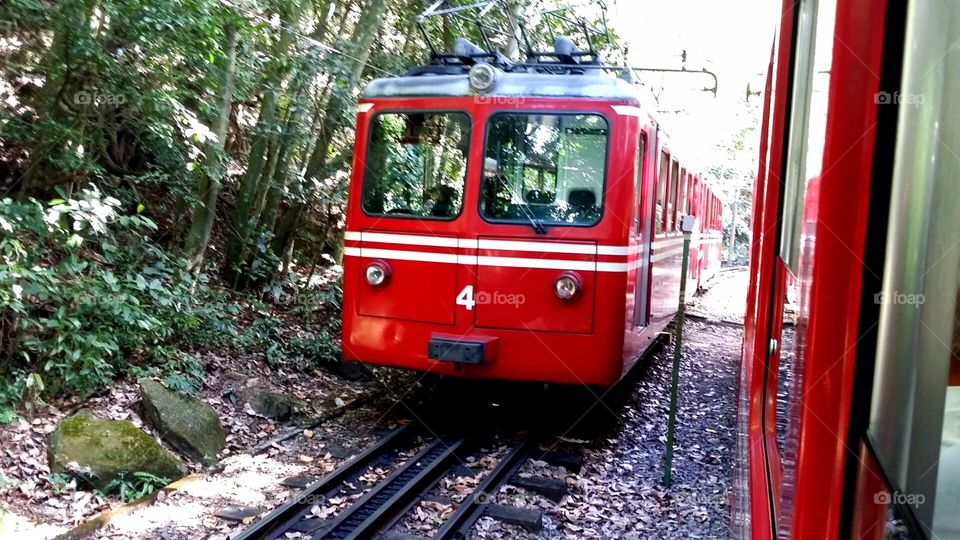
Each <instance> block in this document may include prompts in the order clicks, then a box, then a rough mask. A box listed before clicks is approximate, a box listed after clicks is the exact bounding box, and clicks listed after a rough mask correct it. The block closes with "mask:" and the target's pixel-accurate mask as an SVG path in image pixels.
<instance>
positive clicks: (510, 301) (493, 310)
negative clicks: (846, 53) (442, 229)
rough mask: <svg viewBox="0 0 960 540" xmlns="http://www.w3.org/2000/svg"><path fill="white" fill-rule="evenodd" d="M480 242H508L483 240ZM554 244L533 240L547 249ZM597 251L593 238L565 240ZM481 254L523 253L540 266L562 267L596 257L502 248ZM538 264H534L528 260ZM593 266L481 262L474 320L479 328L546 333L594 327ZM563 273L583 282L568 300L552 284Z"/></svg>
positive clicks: (585, 331) (593, 260)
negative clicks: (585, 268) (520, 266)
mask: <svg viewBox="0 0 960 540" xmlns="http://www.w3.org/2000/svg"><path fill="white" fill-rule="evenodd" d="M483 240H492V241H499V240H509V239H505V238H481V241H483ZM553 243H554V242H536V244H541V245H542V246H543V249H547V250H549V249H550V247H549V246H550V244H553ZM564 244H565V245H576V246H583V247H587V248H591V249H592V250H594V252H595V251H596V248H597V246H596V244H595V243H592V242H576V243H573V242H564ZM478 254H479V255H480V256H481V257H523V258H528V259H531V260H533V261H537V262H539V263H543V265H544V266H551V265H558V266H559V265H562V264H564V261H570V262H573V263H577V265H584V264H586V265H592V266H593V268H595V265H596V262H597V256H596V255H586V254H574V253H557V252H533V251H529V252H528V251H505V250H496V249H482V246H481V249H480V250H479V252H478ZM531 264H534V265H535V264H536V263H531ZM596 273H597V272H596V270H595V269H590V270H583V269H576V270H565V269H558V268H529V267H524V268H514V267H510V266H480V267H478V268H477V296H478V298H477V305H476V307H475V310H476V324H477V327H478V328H502V329H512V330H531V331H547V332H575V333H579V334H589V333H590V332H592V331H593V302H594V295H595V292H596ZM565 274H572V275H574V276H575V277H576V278H577V279H578V280H579V281H580V282H581V284H582V289H581V291H580V293H579V294H578V295H577V296H576V297H575V298H573V299H572V300H561V299H560V298H558V297H557V295H556V293H555V292H554V283H555V282H556V280H557V279H559V278H560V277H561V276H563V275H565Z"/></svg>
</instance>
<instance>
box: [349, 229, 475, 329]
mask: <svg viewBox="0 0 960 540" xmlns="http://www.w3.org/2000/svg"><path fill="white" fill-rule="evenodd" d="M431 238H449V239H455V237H453V236H442V235H434V236H431ZM360 248H361V250H362V251H361V253H363V255H362V256H361V257H360V264H359V271H358V272H356V273H355V274H354V275H352V276H351V278H352V279H358V280H360V284H359V299H358V301H357V313H359V314H360V315H368V316H373V317H389V318H394V319H403V320H409V321H421V322H430V323H437V324H443V325H452V324H453V323H454V316H455V314H454V312H455V305H454V298H455V297H456V294H457V289H456V286H457V283H456V277H457V266H456V265H455V264H449V263H434V262H422V261H413V260H402V259H391V260H385V259H384V258H382V257H380V256H372V257H371V256H367V255H366V254H367V253H377V252H378V251H387V252H391V253H396V252H400V251H404V252H407V253H408V256H416V255H414V254H423V255H425V256H430V255H440V256H447V257H456V249H455V248H449V247H437V246H430V247H424V246H416V245H404V246H402V247H400V248H399V249H398V248H397V246H396V245H393V244H384V243H378V242H361V243H360ZM375 261H376V262H379V263H380V264H383V265H386V266H388V268H389V269H390V276H389V278H388V279H387V281H386V283H384V284H382V285H380V286H377V287H374V286H371V285H369V284H368V283H367V282H366V280H365V278H364V275H363V273H364V270H365V269H366V268H367V266H368V265H369V264H370V263H373V262H375Z"/></svg>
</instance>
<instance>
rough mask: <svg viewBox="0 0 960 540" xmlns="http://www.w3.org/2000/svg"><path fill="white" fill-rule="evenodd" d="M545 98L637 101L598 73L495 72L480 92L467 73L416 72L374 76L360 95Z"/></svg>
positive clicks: (624, 85) (632, 92)
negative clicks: (489, 85) (493, 79)
mask: <svg viewBox="0 0 960 540" xmlns="http://www.w3.org/2000/svg"><path fill="white" fill-rule="evenodd" d="M469 96H487V97H546V98H580V99H603V100H610V101H620V102H630V103H639V98H638V95H637V89H636V86H635V85H633V84H631V83H629V82H627V81H624V80H623V79H620V78H618V77H614V76H611V75H609V74H607V73H601V72H587V73H584V74H575V75H574V74H570V75H555V74H547V73H509V72H503V71H498V73H497V82H496V84H495V85H494V87H493V88H492V89H491V90H490V91H488V92H485V93H483V94H478V93H477V92H475V91H473V90H471V89H470V84H469V81H468V75H467V74H465V73H464V74H453V75H450V74H430V73H426V74H419V75H407V76H403V77H389V78H383V79H375V80H373V81H371V82H370V84H369V85H367V88H366V91H365V92H364V97H365V98H369V99H376V98H397V97H469Z"/></svg>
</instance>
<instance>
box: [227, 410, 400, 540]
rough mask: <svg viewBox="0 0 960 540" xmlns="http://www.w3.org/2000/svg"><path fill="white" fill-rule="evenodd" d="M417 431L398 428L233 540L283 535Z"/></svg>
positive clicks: (263, 538)
mask: <svg viewBox="0 0 960 540" xmlns="http://www.w3.org/2000/svg"><path fill="white" fill-rule="evenodd" d="M414 432H415V428H414V426H413V424H407V425H406V426H402V427H399V428H397V429H394V430H393V431H392V432H390V434H389V435H387V436H386V437H384V438H383V439H381V440H380V441H379V442H377V444H375V445H373V446H371V447H369V448H367V449H366V450H364V451H363V452H361V453H360V454H358V455H357V456H355V457H354V458H353V459H351V460H350V461H348V462H347V463H345V464H343V465H341V466H340V467H338V468H337V469H336V470H334V471H333V472H331V473H330V474H328V475H326V476H324V477H323V478H321V479H320V480H317V481H316V482H314V483H313V484H311V485H309V486H307V487H306V488H305V489H304V490H303V491H301V492H300V493H298V494H297V495H296V496H295V497H293V498H291V499H290V500H288V501H287V502H286V503H284V504H283V505H281V506H280V507H278V508H276V509H275V510H273V511H272V512H270V513H269V514H267V515H266V516H264V517H263V518H261V519H260V520H258V521H256V522H255V523H254V524H253V525H252V526H251V527H250V528H248V529H246V530H244V531H242V532H241V533H240V534H238V535H237V536H235V537H233V540H254V539H256V540H273V539H275V538H279V537H281V536H282V535H283V534H284V533H285V532H287V531H288V530H290V528H291V527H293V526H294V525H295V524H296V523H297V522H298V521H300V520H301V519H303V517H304V515H305V514H306V513H307V512H309V511H310V508H311V507H312V506H313V504H314V502H315V501H316V500H317V499H318V498H320V497H326V496H327V495H328V494H329V493H330V492H331V491H332V490H333V489H336V488H337V487H339V486H340V485H342V484H343V483H344V482H345V481H347V480H349V479H350V478H351V477H353V476H354V475H356V474H359V473H360V472H361V471H363V470H364V469H366V468H367V467H368V466H370V464H371V463H373V462H374V461H376V459H377V458H379V457H381V456H383V455H384V454H385V453H387V452H389V451H391V450H393V449H394V448H396V447H397V445H399V444H400V443H401V442H403V441H404V440H405V439H407V438H409V437H410V436H411V435H412V434H413V433H414Z"/></svg>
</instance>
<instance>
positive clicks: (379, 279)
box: [364, 261, 390, 287]
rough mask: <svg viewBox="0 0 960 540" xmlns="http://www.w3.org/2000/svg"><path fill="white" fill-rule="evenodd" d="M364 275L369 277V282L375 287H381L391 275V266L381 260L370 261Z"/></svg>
mask: <svg viewBox="0 0 960 540" xmlns="http://www.w3.org/2000/svg"><path fill="white" fill-rule="evenodd" d="M364 275H365V277H366V278H367V283H369V284H370V285H371V286H373V287H379V286H381V285H383V284H384V283H386V282H387V279H388V278H389V277H390V267H389V266H387V264H386V263H382V262H379V261H377V262H374V263H370V265H369V266H367V270H366V271H365V272H364Z"/></svg>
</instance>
